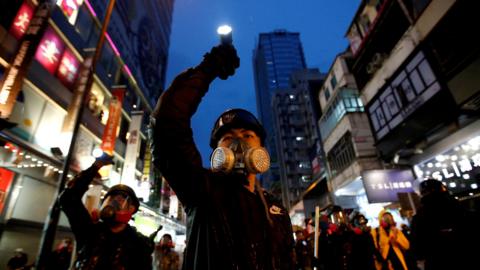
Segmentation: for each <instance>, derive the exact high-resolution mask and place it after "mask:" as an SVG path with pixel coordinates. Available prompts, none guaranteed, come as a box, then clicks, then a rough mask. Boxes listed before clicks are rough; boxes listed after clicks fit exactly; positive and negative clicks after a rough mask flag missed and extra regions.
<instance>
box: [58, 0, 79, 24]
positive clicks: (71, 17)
mask: <svg viewBox="0 0 480 270" xmlns="http://www.w3.org/2000/svg"><path fill="white" fill-rule="evenodd" d="M82 3H83V0H57V6H58V7H60V9H61V10H62V11H63V14H65V16H67V18H68V22H70V23H71V24H75V21H76V19H77V16H78V8H79V7H80V6H81V5H82Z"/></svg>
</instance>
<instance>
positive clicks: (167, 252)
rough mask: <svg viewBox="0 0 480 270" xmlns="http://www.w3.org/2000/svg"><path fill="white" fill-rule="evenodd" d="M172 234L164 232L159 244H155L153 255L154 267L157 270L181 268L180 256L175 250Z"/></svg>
mask: <svg viewBox="0 0 480 270" xmlns="http://www.w3.org/2000/svg"><path fill="white" fill-rule="evenodd" d="M174 248H175V244H174V243H173V239H172V236H171V235H170V234H168V233H166V234H164V235H163V236H162V238H161V239H160V241H159V242H158V244H157V245H156V246H155V253H154V257H153V268H154V269H155V270H179V269H180V256H179V255H178V253H177V252H176V251H175V250H174Z"/></svg>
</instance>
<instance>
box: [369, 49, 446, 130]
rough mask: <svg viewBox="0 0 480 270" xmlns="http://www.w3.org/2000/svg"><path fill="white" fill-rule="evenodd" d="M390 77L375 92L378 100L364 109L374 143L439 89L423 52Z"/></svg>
mask: <svg viewBox="0 0 480 270" xmlns="http://www.w3.org/2000/svg"><path fill="white" fill-rule="evenodd" d="M394 78H395V79H394V80H393V81H392V82H391V83H390V84H386V85H385V87H384V89H383V90H381V91H379V93H380V94H379V96H378V98H376V99H374V100H372V102H371V104H372V105H371V106H370V108H369V109H368V112H369V117H370V120H371V122H372V126H373V129H374V133H375V137H376V139H377V140H379V139H381V138H383V137H384V136H385V135H386V134H388V133H389V132H390V130H392V129H393V128H395V127H396V126H397V125H398V124H400V123H402V122H403V120H404V119H405V118H406V117H408V116H409V115H410V114H411V113H413V112H414V111H416V110H417V109H418V108H420V107H421V106H422V105H423V104H424V103H425V102H426V101H427V100H429V99H430V98H432V97H433V96H434V95H435V94H436V93H437V92H438V91H440V89H441V87H440V84H439V83H438V81H437V78H436V76H435V74H434V72H433V70H432V68H431V66H430V64H429V63H428V61H427V59H426V58H425V55H424V54H423V52H419V53H417V55H416V56H415V57H414V58H413V59H411V60H410V61H409V62H408V63H407V65H406V66H405V67H404V68H403V69H401V71H400V72H399V73H398V74H397V75H396V76H395V77H394Z"/></svg>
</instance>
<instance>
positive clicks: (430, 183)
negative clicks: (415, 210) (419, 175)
mask: <svg viewBox="0 0 480 270" xmlns="http://www.w3.org/2000/svg"><path fill="white" fill-rule="evenodd" d="M443 192H447V187H446V186H445V185H444V184H443V183H442V181H438V180H436V179H427V180H425V181H422V182H421V183H420V194H421V195H426V194H429V193H443Z"/></svg>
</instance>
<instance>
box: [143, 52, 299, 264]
mask: <svg viewBox="0 0 480 270" xmlns="http://www.w3.org/2000/svg"><path fill="white" fill-rule="evenodd" d="M238 67H239V58H238V56H237V53H236V50H235V48H234V47H233V46H232V45H219V46H216V47H214V48H212V50H211V51H210V52H209V53H207V54H206V55H205V56H204V58H203V61H202V62H201V63H200V64H199V65H198V66H197V67H195V68H191V69H189V70H187V71H186V72H184V73H182V74H180V75H178V76H177V78H176V79H175V80H174V81H173V83H172V85H171V86H170V87H169V88H168V89H167V90H166V91H165V92H164V93H163V94H162V96H161V97H160V99H159V101H158V103H157V107H156V109H155V111H154V113H153V114H152V117H151V129H150V141H151V149H152V154H153V161H154V165H155V168H156V169H159V170H160V172H161V173H162V174H163V176H164V177H165V178H166V180H167V181H168V182H169V184H170V186H171V187H172V189H173V190H174V191H175V193H176V194H177V196H178V199H179V200H180V201H181V202H182V204H183V206H184V207H185V212H186V213H187V246H186V250H185V256H184V257H185V259H184V263H183V269H188V270H208V269H223V270H228V269H265V270H270V269H293V267H294V263H293V254H294V241H293V232H292V226H291V222H290V218H289V216H288V212H287V211H286V210H285V209H284V208H283V207H282V206H281V205H280V204H279V203H277V202H275V201H274V200H273V199H272V197H271V196H270V195H269V194H268V193H267V192H266V191H265V190H263V189H262V188H261V186H260V184H259V182H258V180H257V175H258V174H260V173H263V172H265V171H266V170H268V167H269V163H270V162H269V156H268V153H267V151H266V150H265V148H263V146H264V142H265V137H266V134H265V130H264V128H263V127H262V125H261V124H260V123H259V121H258V120H257V119H256V118H255V116H254V115H253V114H251V113H250V112H248V111H246V110H243V109H233V110H228V111H226V112H225V113H223V114H222V115H220V117H219V118H218V119H217V121H216V122H215V124H214V127H213V130H212V133H211V139H210V146H211V147H212V149H213V152H212V155H211V166H212V168H211V169H206V168H203V167H202V160H201V157H200V154H199V152H198V150H197V148H196V145H195V143H194V140H193V134H192V130H191V125H190V121H191V118H192V116H193V114H194V113H195V111H196V110H197V107H198V106H199V104H200V102H201V100H202V98H203V96H204V95H205V94H206V92H207V90H208V87H209V85H210V83H211V82H212V81H213V80H214V79H215V78H217V77H219V78H220V79H227V78H228V77H229V76H231V75H233V74H234V73H235V69H236V68H238Z"/></svg>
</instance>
